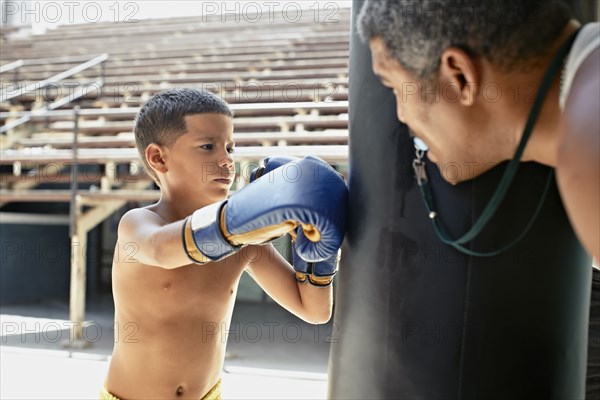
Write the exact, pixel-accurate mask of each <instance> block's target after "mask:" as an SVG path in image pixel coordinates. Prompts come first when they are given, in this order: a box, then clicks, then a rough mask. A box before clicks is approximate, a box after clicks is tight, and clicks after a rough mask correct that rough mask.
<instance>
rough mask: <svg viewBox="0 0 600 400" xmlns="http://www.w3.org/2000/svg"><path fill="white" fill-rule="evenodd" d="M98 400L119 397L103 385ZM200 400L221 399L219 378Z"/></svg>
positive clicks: (116, 398)
mask: <svg viewBox="0 0 600 400" xmlns="http://www.w3.org/2000/svg"><path fill="white" fill-rule="evenodd" d="M100 400H120V399H119V398H118V397H117V396H115V395H113V394H112V393H110V392H109V391H108V390H106V388H105V387H103V388H102V389H100ZM202 400H221V379H219V380H218V382H217V383H215V386H213V387H212V389H210V390H209V391H208V393H206V394H205V395H204V397H203V398H202Z"/></svg>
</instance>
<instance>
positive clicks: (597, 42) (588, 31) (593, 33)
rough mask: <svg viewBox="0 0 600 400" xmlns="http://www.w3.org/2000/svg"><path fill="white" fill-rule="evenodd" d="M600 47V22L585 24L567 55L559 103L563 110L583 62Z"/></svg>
mask: <svg viewBox="0 0 600 400" xmlns="http://www.w3.org/2000/svg"><path fill="white" fill-rule="evenodd" d="M598 47H600V23H599V22H591V23H589V24H585V25H584V26H583V27H582V28H581V30H580V31H579V34H578V35H577V37H576V38H575V42H573V47H571V51H570V52H569V55H568V57H567V61H566V63H565V67H564V69H563V72H562V78H561V85H560V97H559V104H560V109H561V111H564V109H565V103H566V102H567V98H568V97H569V92H570V91H571V86H572V85H573V79H575V75H576V74H577V71H578V70H579V68H580V67H581V64H583V62H584V61H585V60H586V59H587V58H588V57H589V55H590V54H591V53H592V52H593V51H594V50H596V49H597V48H598Z"/></svg>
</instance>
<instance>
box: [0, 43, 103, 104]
mask: <svg viewBox="0 0 600 400" xmlns="http://www.w3.org/2000/svg"><path fill="white" fill-rule="evenodd" d="M106 60H108V54H106V53H105V54H101V55H99V56H97V57H94V58H92V59H91V60H89V61H86V62H84V63H83V64H79V65H77V66H75V67H73V68H70V69H68V70H66V71H64V72H61V73H60V74H56V75H54V76H51V77H50V78H48V79H44V80H42V81H39V82H34V83H32V84H30V85H27V86H25V87H23V88H21V89H19V90H17V91H15V92H13V93H3V94H2V96H0V102H5V101H7V100H10V99H13V98H15V97H18V96H21V95H23V94H25V93H29V92H33V91H35V90H39V89H43V88H45V87H46V86H48V85H50V84H51V83H56V82H58V81H61V80H63V79H65V78H68V77H70V76H73V75H75V74H77V73H79V72H82V71H85V70H86V69H89V68H91V67H93V66H95V65H98V64H101V63H104V62H105V61H106ZM9 65H10V64H9ZM101 67H102V66H101ZM103 71H104V68H103V67H102V72H103ZM101 78H102V79H104V76H101Z"/></svg>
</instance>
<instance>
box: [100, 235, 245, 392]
mask: <svg viewBox="0 0 600 400" xmlns="http://www.w3.org/2000/svg"><path fill="white" fill-rule="evenodd" d="M244 254H245V249H242V251H240V252H239V253H238V254H236V255H234V256H232V257H229V258H227V259H225V260H223V261H221V262H216V263H210V264H207V265H203V266H199V265H195V264H190V265H188V266H184V267H180V268H175V269H163V268H158V267H151V266H148V265H144V264H141V263H139V262H137V261H136V260H135V243H122V242H118V243H117V247H116V251H115V259H114V262H113V296H114V301H115V309H116V313H115V347H114V351H113V356H112V360H111V363H110V367H109V371H108V376H107V380H106V387H107V389H108V391H109V392H111V393H112V394H113V395H115V396H117V397H119V398H122V399H128V398H146V399H151V398H161V399H168V398H179V399H183V398H186V399H187V398H190V399H201V398H202V397H203V396H204V395H205V394H206V393H207V392H208V391H209V390H210V389H211V388H212V387H213V385H214V384H215V383H216V382H217V381H218V379H219V376H220V374H221V370H222V366H223V361H224V357H225V347H226V341H227V335H226V333H227V330H228V326H229V323H230V319H231V313H232V310H233V305H234V301H235V295H236V292H237V285H238V282H239V279H240V276H241V274H242V272H243V271H244V268H245V266H246V264H247V262H245V259H246V258H245V257H244Z"/></svg>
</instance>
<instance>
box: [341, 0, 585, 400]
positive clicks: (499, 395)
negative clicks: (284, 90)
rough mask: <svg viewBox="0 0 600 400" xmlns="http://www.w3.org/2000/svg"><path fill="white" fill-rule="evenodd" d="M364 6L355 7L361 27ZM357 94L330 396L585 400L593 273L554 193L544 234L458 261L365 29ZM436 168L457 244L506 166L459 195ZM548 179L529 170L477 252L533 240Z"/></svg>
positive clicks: (355, 41)
mask: <svg viewBox="0 0 600 400" xmlns="http://www.w3.org/2000/svg"><path fill="white" fill-rule="evenodd" d="M361 5H362V1H359V0H355V1H354V4H353V6H354V8H353V11H352V13H353V22H355V21H356V16H357V14H358V12H359V11H360V7H361ZM349 84H350V110H349V112H350V178H349V186H350V208H351V217H350V225H349V231H348V235H347V239H346V242H345V245H344V251H343V255H342V262H341V266H340V272H339V276H338V280H337V294H336V310H335V319H334V327H335V331H336V335H335V340H334V343H332V349H331V359H330V374H329V379H330V381H329V396H330V397H331V398H335V399H337V398H339V399H381V398H393V399H442V398H461V399H503V400H505V399H520V398H522V399H533V398H536V399H579V398H583V397H584V388H585V367H586V348H587V324H588V312H589V299H590V278H591V268H590V265H591V260H590V258H589V256H588V255H587V254H586V253H585V251H584V250H583V248H582V247H581V245H580V244H579V242H578V240H577V238H576V237H575V234H574V232H573V230H572V229H571V227H570V224H569V221H568V219H567V216H566V214H565V210H564V208H563V205H562V203H561V200H560V197H559V194H558V191H557V187H556V184H555V182H554V180H552V183H551V186H550V189H549V192H548V195H547V197H546V200H545V202H544V204H543V207H542V209H541V211H540V214H539V216H538V218H537V219H536V221H535V223H534V224H533V226H532V227H531V229H530V230H529V231H528V233H527V234H526V235H525V236H524V238H523V239H522V240H521V241H519V242H518V243H517V244H516V245H515V246H513V247H512V248H511V249H510V250H508V251H506V252H504V253H502V254H500V255H498V256H495V257H488V258H481V257H473V256H467V255H465V254H463V253H460V252H458V251H456V250H455V249H454V248H452V247H449V246H447V245H444V244H443V243H442V242H441V241H440V240H439V239H438V237H437V236H436V234H435V232H434V230H433V227H432V225H431V222H430V220H429V218H428V215H427V211H426V209H425V206H424V204H423V201H422V199H421V195H420V193H419V188H418V186H417V184H416V181H415V178H414V173H413V169H412V165H411V163H412V160H413V155H414V148H413V144H412V140H411V139H410V138H409V135H408V131H407V128H406V126H404V125H402V124H400V123H399V122H398V120H397V119H396V115H395V99H394V96H393V94H392V92H391V91H390V90H389V89H387V88H385V87H383V86H382V85H381V84H380V83H379V81H378V79H377V78H376V77H375V76H374V75H373V73H372V70H371V55H370V51H369V48H368V46H367V45H366V44H364V43H362V42H361V40H360V38H359V37H358V36H357V34H356V29H355V26H354V23H353V27H352V38H351V50H350V83H349ZM427 165H428V167H427V168H428V169H427V172H428V175H429V178H430V182H431V184H432V186H433V193H434V196H435V199H436V204H437V207H438V212H439V215H440V216H441V219H442V220H443V222H444V223H445V225H446V227H447V228H448V231H449V232H450V234H451V235H452V236H454V237H459V236H460V235H462V234H463V233H464V232H466V231H467V230H468V229H469V228H470V227H471V225H472V224H473V222H474V221H475V219H476V218H477V217H478V216H479V215H480V214H481V212H482V209H483V208H484V206H485V205H486V203H487V201H488V200H489V198H490V197H491V195H492V193H493V192H494V190H495V189H496V186H497V184H498V181H499V179H500V177H501V175H502V173H503V171H504V169H505V167H506V165H505V164H502V165H499V166H497V167H496V168H494V169H492V170H490V171H488V172H487V173H485V174H484V175H482V176H480V177H479V178H477V179H474V180H472V181H468V182H465V183H461V184H459V185H456V186H451V185H449V184H447V183H446V182H445V181H443V180H442V178H441V176H440V172H439V171H438V170H437V168H436V167H435V165H433V164H432V163H430V162H428V163H427ZM446 172H447V173H450V171H446ZM548 173H549V169H548V168H547V167H544V166H541V165H539V164H534V163H526V164H522V165H521V166H520V168H519V172H518V173H517V176H516V178H515V180H514V182H513V184H512V186H511V188H510V190H509V192H508V194H507V196H506V198H505V200H504V201H503V202H502V204H501V205H500V207H499V209H498V211H497V212H496V215H495V216H494V217H493V218H492V220H491V221H490V223H489V224H488V226H487V227H486V228H485V229H484V230H483V231H482V233H481V234H480V235H479V236H478V237H477V238H476V240H475V241H474V242H473V243H471V246H472V249H473V250H479V251H491V250H496V249H498V248H499V247H501V246H502V245H504V244H507V243H509V242H511V241H512V240H514V239H515V238H516V237H517V236H518V235H519V234H520V233H521V232H523V230H524V229H525V226H526V225H527V222H528V221H529V219H530V218H531V216H532V214H533V213H534V210H535V209H536V206H537V205H538V203H539V200H540V197H541V195H542V192H543V189H544V185H545V182H546V178H547V176H548Z"/></svg>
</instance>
